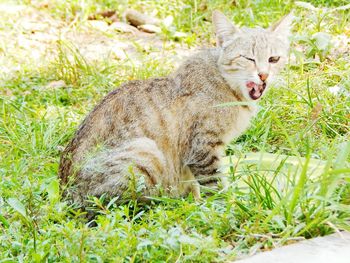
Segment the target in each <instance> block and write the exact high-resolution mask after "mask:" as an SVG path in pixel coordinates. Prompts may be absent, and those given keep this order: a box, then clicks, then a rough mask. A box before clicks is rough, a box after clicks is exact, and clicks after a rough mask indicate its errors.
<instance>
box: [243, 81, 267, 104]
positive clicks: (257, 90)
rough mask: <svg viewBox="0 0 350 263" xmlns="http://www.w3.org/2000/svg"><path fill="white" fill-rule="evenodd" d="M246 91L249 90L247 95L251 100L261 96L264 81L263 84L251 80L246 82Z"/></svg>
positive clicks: (264, 84) (264, 85)
mask: <svg viewBox="0 0 350 263" xmlns="http://www.w3.org/2000/svg"><path fill="white" fill-rule="evenodd" d="M246 86H247V88H248V91H249V96H250V97H251V98H252V99H253V100H257V99H259V98H260V97H261V95H262V94H263V92H264V90H265V88H266V83H265V82H264V83H263V84H256V83H255V82H253V81H249V82H247V84H246Z"/></svg>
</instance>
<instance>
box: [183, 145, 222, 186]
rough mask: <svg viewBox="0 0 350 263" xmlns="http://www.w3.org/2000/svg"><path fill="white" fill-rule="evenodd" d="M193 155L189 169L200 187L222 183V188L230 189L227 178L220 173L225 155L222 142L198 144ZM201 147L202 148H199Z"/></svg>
mask: <svg viewBox="0 0 350 263" xmlns="http://www.w3.org/2000/svg"><path fill="white" fill-rule="evenodd" d="M196 146H197V147H196V148H195V150H194V151H192V153H191V160H190V161H189V164H188V166H189V168H190V170H191V171H192V173H193V174H194V177H195V178H196V179H197V181H198V182H199V184H200V185H205V186H210V185H213V184H215V185H216V184H217V183H218V181H220V182H221V185H222V188H224V189H225V188H227V187H228V180H227V177H226V176H224V175H223V174H222V173H220V172H219V168H220V164H221V158H222V155H223V143H222V141H220V140H217V139H216V140H210V141H206V142H203V143H201V144H197V145H196ZM198 146H201V147H198Z"/></svg>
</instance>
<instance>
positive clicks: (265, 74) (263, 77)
mask: <svg viewBox="0 0 350 263" xmlns="http://www.w3.org/2000/svg"><path fill="white" fill-rule="evenodd" d="M258 75H259V78H260V79H261V80H262V81H265V80H266V79H267V77H268V76H269V74H267V73H259V74H258Z"/></svg>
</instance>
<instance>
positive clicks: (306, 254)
mask: <svg viewBox="0 0 350 263" xmlns="http://www.w3.org/2000/svg"><path fill="white" fill-rule="evenodd" d="M234 262H235V263H282V262H283V263H349V262H350V233H349V232H341V233H336V234H333V235H329V236H325V237H317V238H313V239H309V240H305V241H301V242H299V243H295V244H292V245H288V246H284V247H280V248H276V249H273V250H271V251H267V252H262V253H259V254H257V255H255V256H252V257H250V258H246V259H242V260H238V261H234Z"/></svg>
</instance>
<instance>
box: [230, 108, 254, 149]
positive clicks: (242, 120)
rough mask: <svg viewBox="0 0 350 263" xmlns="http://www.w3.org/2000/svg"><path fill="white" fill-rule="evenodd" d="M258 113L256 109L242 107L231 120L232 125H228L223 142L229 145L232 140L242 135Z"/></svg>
mask: <svg viewBox="0 0 350 263" xmlns="http://www.w3.org/2000/svg"><path fill="white" fill-rule="evenodd" d="M256 112H257V109H256V108H255V107H254V108H247V107H245V108H243V107H241V108H240V109H239V110H238V111H237V112H236V114H234V115H233V116H232V117H231V119H230V120H229V121H230V123H229V124H228V125H227V128H226V129H225V133H224V134H223V142H224V143H225V144H228V143H229V142H230V141H231V140H232V139H235V138H237V137H238V136H239V135H241V134H242V133H243V132H244V131H245V130H246V129H247V128H248V127H249V126H250V123H251V120H252V119H253V118H254V117H255V115H256Z"/></svg>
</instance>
